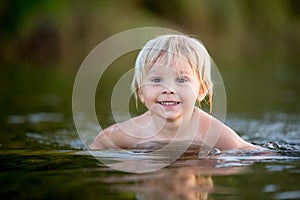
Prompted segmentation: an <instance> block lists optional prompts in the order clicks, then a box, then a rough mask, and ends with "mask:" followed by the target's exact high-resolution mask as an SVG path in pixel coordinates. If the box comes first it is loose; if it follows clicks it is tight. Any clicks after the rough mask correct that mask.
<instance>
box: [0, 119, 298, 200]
mask: <svg viewBox="0 0 300 200" xmlns="http://www.w3.org/2000/svg"><path fill="white" fill-rule="evenodd" d="M69 119H70V121H69V120H68V117H66V116H65V115H63V114H60V113H32V114H26V115H10V116H8V117H7V118H6V123H7V125H6V127H7V129H6V131H3V133H1V136H0V137H1V138H0V139H1V140H0V142H1V151H0V154H1V156H0V166H1V170H0V179H1V184H2V188H4V189H2V190H1V191H0V195H1V197H2V196H3V197H11V198H15V199H18V198H22V199H33V198H36V199H44V198H46V197H49V198H56V199H57V198H59V197H61V199H70V198H72V199H82V198H85V199H99V198H100V199H226V198H227V199H232V198H236V199H299V198H300V187H299V179H300V134H299V133H300V123H299V122H300V121H299V120H300V119H299V117H298V115H296V114H284V113H273V114H266V115H264V116H261V117H260V118H251V117H247V116H246V117H241V116H234V115H231V116H229V117H228V118H227V119H228V120H227V122H226V123H227V124H229V125H230V126H231V127H233V128H234V129H236V130H237V131H238V132H239V133H240V134H241V135H242V137H244V138H245V139H246V140H248V141H250V142H253V143H256V144H258V145H261V146H265V147H266V148H268V149H269V151H268V152H265V151H263V152H259V151H238V150H231V151H226V152H215V153H211V154H209V155H208V156H206V157H205V158H202V157H201V159H200V158H199V156H198V154H199V148H196V147H194V146H193V148H190V149H189V150H188V151H187V152H186V153H185V154H184V155H183V156H181V157H180V158H179V159H177V160H176V161H174V162H173V163H172V164H171V165H169V166H167V167H165V168H162V169H159V170H157V171H153V172H150V173H141V174H135V173H125V172H119V171H116V170H114V169H112V168H110V167H107V166H106V165H104V164H102V163H100V162H99V161H98V160H97V159H95V158H94V157H93V156H91V154H90V153H89V152H88V151H86V150H85V146H84V145H83V144H82V142H81V141H80V139H79V137H78V135H77V133H76V131H75V128H74V127H73V126H72V125H70V124H72V122H71V118H69ZM89 125H90V127H89V128H90V130H95V129H94V127H93V125H92V124H89ZM158 145H161V144H158ZM150 151H151V148H148V149H147V148H146V149H143V150H132V151H99V152H96V153H95V155H96V154H97V156H99V157H101V158H102V159H103V158H105V159H107V160H109V161H110V163H111V164H114V165H122V166H123V167H124V166H131V167H136V166H138V167H139V166H143V165H142V164H141V163H143V164H144V165H157V164H161V162H163V160H162V159H161V158H162V157H160V156H162V155H159V154H156V155H151V156H149V154H147V153H149V152H150ZM37 188H39V189H38V190H37ZM253 191H256V192H255V193H254V192H253ZM49 194H51V195H49Z"/></svg>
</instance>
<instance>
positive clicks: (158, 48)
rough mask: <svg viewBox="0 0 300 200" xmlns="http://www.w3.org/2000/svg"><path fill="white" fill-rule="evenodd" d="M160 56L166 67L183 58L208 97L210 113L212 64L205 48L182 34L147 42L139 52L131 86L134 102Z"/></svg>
mask: <svg viewBox="0 0 300 200" xmlns="http://www.w3.org/2000/svg"><path fill="white" fill-rule="evenodd" d="M162 56H164V59H165V60H166V61H167V66H169V65H170V64H171V63H172V61H174V60H175V59H177V58H178V57H179V58H183V59H184V60H186V61H187V62H188V63H189V64H190V66H191V67H192V68H193V70H194V71H195V72H196V75H197V76H198V77H199V80H200V84H201V89H202V90H204V92H205V93H206V96H207V97H208V101H209V105H210V112H211V111H212V93H213V83H212V80H211V65H212V63H213V62H212V60H211V57H210V55H209V53H208V52H207V50H206V48H205V47H204V45H203V44H202V43H201V42H200V41H199V40H197V39H195V38H192V37H189V36H187V35H183V34H175V35H161V36H158V37H156V38H154V39H152V40H150V41H148V42H147V43H146V44H145V46H144V47H143V48H142V50H141V51H140V52H139V54H138V56H137V59H136V62H135V69H134V77H133V81H132V84H131V89H132V92H134V93H135V99H136V101H137V99H138V92H139V90H140V89H141V85H142V81H143V78H144V77H145V74H146V73H147V72H148V71H149V70H150V69H151V67H152V65H153V64H155V63H156V62H157V60H158V59H159V58H160V57H162Z"/></svg>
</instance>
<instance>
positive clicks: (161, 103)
mask: <svg viewBox="0 0 300 200" xmlns="http://www.w3.org/2000/svg"><path fill="white" fill-rule="evenodd" d="M158 103H159V104H160V105H163V106H176V105H178V104H180V102H178V101H160V102H158Z"/></svg>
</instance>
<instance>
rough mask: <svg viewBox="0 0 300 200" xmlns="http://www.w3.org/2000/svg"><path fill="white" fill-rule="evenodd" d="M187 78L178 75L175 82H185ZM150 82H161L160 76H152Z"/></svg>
mask: <svg viewBox="0 0 300 200" xmlns="http://www.w3.org/2000/svg"><path fill="white" fill-rule="evenodd" d="M188 80H189V79H188V78H187V77H179V78H177V79H176V82H177V83H186V82H188ZM151 82H152V83H155V84H158V83H160V82H161V78H153V79H151Z"/></svg>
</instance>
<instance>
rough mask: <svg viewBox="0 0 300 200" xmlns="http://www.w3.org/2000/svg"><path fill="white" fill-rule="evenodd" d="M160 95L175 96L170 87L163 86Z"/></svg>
mask: <svg viewBox="0 0 300 200" xmlns="http://www.w3.org/2000/svg"><path fill="white" fill-rule="evenodd" d="M162 94H175V90H174V89H173V88H171V87H167V86H165V87H164V88H163V90H162Z"/></svg>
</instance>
